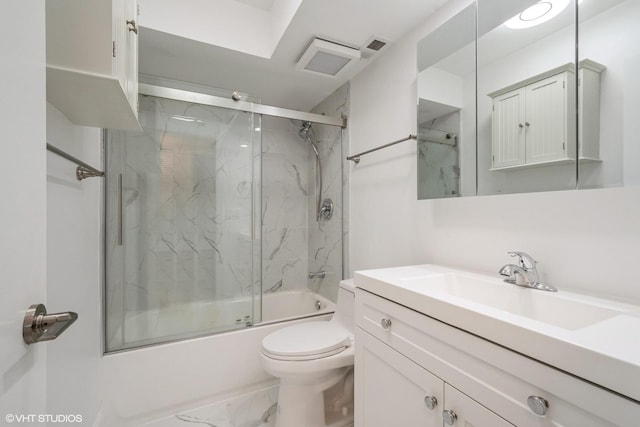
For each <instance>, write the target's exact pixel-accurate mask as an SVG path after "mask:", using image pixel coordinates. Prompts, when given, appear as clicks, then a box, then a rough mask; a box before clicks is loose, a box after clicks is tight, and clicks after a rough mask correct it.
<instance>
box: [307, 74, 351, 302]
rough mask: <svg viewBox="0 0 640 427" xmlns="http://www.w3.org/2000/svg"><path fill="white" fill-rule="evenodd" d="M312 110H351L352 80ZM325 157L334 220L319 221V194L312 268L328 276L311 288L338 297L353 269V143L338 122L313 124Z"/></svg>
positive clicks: (312, 207)
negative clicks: (350, 206) (349, 161)
mask: <svg viewBox="0 0 640 427" xmlns="http://www.w3.org/2000/svg"><path fill="white" fill-rule="evenodd" d="M312 112H314V113H317V114H325V115H327V116H332V117H341V116H342V115H343V114H344V115H347V116H348V113H349V83H346V84H344V85H343V86H341V87H340V88H339V89H337V90H336V91H335V92H334V93H332V94H331V95H330V96H329V97H327V98H326V99H325V100H324V101H323V102H322V103H320V104H319V105H318V106H316V107H315V108H314V109H313V110H312ZM312 129H313V133H314V136H315V138H316V141H317V145H318V151H319V152H320V159H321V161H322V175H323V191H322V193H323V194H322V199H323V200H324V199H325V198H330V199H331V200H332V201H333V204H334V214H333V217H332V218H331V219H330V220H324V219H323V220H321V221H320V222H316V221H315V210H316V202H315V198H311V199H310V200H309V204H308V207H309V218H310V223H309V269H310V271H320V270H324V271H326V273H327V274H326V277H325V278H324V279H309V284H308V286H309V288H310V289H312V290H313V291H315V292H318V293H320V294H321V295H323V296H325V297H327V298H329V299H331V300H333V301H336V299H337V296H338V283H339V282H340V280H342V278H343V277H346V276H345V272H346V271H349V268H348V264H349V260H348V254H349V246H348V245H349V223H348V218H349V216H348V214H347V212H348V200H349V194H348V188H349V185H348V178H349V177H348V171H349V165H348V164H346V163H347V160H346V156H347V154H346V153H347V152H348V147H349V138H348V132H347V131H346V130H343V129H341V128H339V127H336V126H328V125H319V124H313V125H312ZM310 162H311V165H312V166H313V168H314V169H313V170H311V171H310V178H309V181H310V188H311V191H312V193H313V194H314V195H315V185H316V183H315V158H314V157H313V155H310Z"/></svg>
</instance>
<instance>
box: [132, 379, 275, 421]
mask: <svg viewBox="0 0 640 427" xmlns="http://www.w3.org/2000/svg"><path fill="white" fill-rule="evenodd" d="M277 398H278V387H277V386H272V387H269V388H266V389H262V390H258V391H255V392H252V393H247V394H244V395H241V396H236V397H233V398H230V399H226V400H223V401H221V402H216V403H213V404H211V405H206V406H202V407H200V408H196V409H192V410H190V411H185V412H181V413H179V414H175V415H172V416H170V417H166V418H162V419H160V420H156V421H152V422H150V423H147V424H144V427H187V426H193V427H195V426H203V427H273V426H274V418H275V417H274V416H273V414H271V415H269V412H273V410H272V411H269V409H270V408H271V407H272V406H273V405H274V404H275V403H276V401H277Z"/></svg>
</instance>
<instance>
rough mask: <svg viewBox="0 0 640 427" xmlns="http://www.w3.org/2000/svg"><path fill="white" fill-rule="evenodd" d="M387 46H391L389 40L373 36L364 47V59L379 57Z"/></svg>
mask: <svg viewBox="0 0 640 427" xmlns="http://www.w3.org/2000/svg"><path fill="white" fill-rule="evenodd" d="M387 46H389V41H388V40H385V39H383V38H382V37H377V36H373V37H371V38H370V39H369V40H368V41H367V42H366V43H365V44H364V45H363V46H362V56H363V57H364V58H371V57H372V56H373V55H377V54H378V53H380V52H381V51H383V50H385V49H386V48H387Z"/></svg>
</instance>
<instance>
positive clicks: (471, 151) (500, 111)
mask: <svg viewBox="0 0 640 427" xmlns="http://www.w3.org/2000/svg"><path fill="white" fill-rule="evenodd" d="M637 22H640V0H548V1H535V0H534V1H532V0H477V1H475V2H473V3H471V4H470V5H469V6H468V7H467V8H465V9H463V10H462V11H461V12H460V13H458V14H457V15H456V16H454V17H453V18H451V19H450V20H449V21H447V22H446V23H444V24H443V25H442V26H440V27H439V28H438V29H436V30H435V31H433V32H431V33H429V34H428V35H426V36H425V37H424V38H423V39H422V40H420V41H419V42H418V46H417V56H418V57H417V63H418V76H417V88H418V94H417V95H418V96H417V100H418V105H417V112H418V113H417V128H418V132H417V134H418V142H417V161H418V169H417V170H418V173H417V177H418V199H433V198H445V197H461V196H473V195H492V194H513V193H524V192H539V191H553V190H569V189H576V188H605V187H616V186H622V185H634V184H638V183H640V81H639V80H640V44H638V43H637V41H638V40H640V26H639V25H637ZM576 46H577V49H576Z"/></svg>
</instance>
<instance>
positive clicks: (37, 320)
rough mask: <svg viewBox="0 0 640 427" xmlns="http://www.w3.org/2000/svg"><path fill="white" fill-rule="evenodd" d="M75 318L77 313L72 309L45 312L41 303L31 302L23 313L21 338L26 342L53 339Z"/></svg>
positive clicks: (32, 342) (45, 309) (33, 342)
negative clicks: (59, 311)
mask: <svg viewBox="0 0 640 427" xmlns="http://www.w3.org/2000/svg"><path fill="white" fill-rule="evenodd" d="M77 318H78V315H77V314H76V313H74V312H73V311H67V312H63V313H52V314H47V308H46V307H45V306H44V305H43V304H33V305H32V306H30V307H29V309H28V310H27V312H26V313H25V315H24V322H23V324H22V339H24V342H25V343H27V344H35V343H37V342H41V341H51V340H54V339H56V338H58V337H59V336H60V335H61V334H62V333H63V332H64V331H66V330H67V328H68V327H69V326H71V324H72V323H73V322H75V321H76V319H77Z"/></svg>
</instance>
